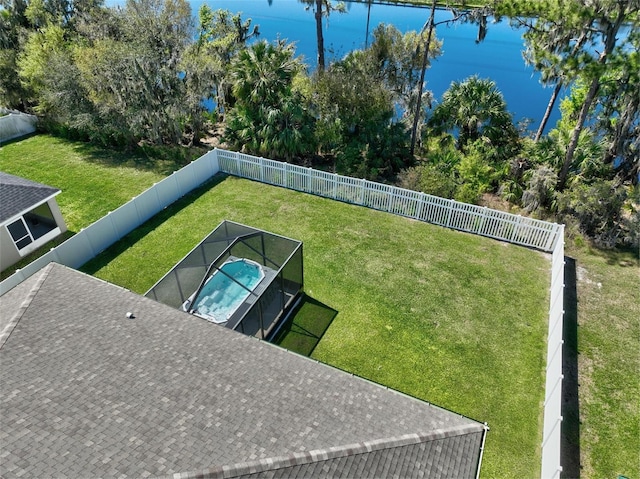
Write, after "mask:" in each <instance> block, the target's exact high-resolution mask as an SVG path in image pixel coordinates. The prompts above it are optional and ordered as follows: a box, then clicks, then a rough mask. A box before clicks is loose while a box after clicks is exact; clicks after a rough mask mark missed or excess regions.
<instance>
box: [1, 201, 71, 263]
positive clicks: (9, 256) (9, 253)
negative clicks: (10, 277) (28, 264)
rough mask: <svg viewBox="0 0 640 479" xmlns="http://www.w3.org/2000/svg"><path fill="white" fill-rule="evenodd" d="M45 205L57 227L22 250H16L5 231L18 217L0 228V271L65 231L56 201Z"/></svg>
mask: <svg viewBox="0 0 640 479" xmlns="http://www.w3.org/2000/svg"><path fill="white" fill-rule="evenodd" d="M46 204H47V205H48V206H49V210H51V214H52V215H53V219H54V220H55V222H56V225H58V227H57V228H56V229H54V230H52V231H50V232H49V233H47V234H45V235H44V236H42V237H40V238H38V239H36V240H34V241H33V242H32V243H31V244H29V245H28V246H27V247H26V248H23V249H22V250H18V248H17V247H16V245H15V243H14V241H13V238H12V237H11V235H10V234H9V230H8V229H7V225H9V224H11V223H13V222H14V221H15V220H16V219H18V217H15V218H11V219H10V220H9V221H7V222H5V223H4V224H3V225H2V226H0V271H4V270H5V269H7V268H9V267H10V266H13V265H14V264H16V263H17V262H18V261H20V260H21V259H22V258H24V257H25V256H27V255H29V254H31V253H32V252H34V251H35V250H37V249H39V248H41V247H42V246H44V245H45V244H47V243H48V242H49V241H51V240H53V239H54V238H57V237H58V236H60V235H61V234H63V233H64V232H66V231H67V224H66V222H65V221H64V218H63V217H62V212H61V211H60V207H59V206H58V203H57V201H56V199H55V198H51V199H49V200H48V201H47V202H46ZM38 206H40V205H38Z"/></svg>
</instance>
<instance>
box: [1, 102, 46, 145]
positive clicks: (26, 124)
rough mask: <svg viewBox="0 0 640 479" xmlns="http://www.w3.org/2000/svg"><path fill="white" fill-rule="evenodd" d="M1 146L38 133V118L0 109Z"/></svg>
mask: <svg viewBox="0 0 640 479" xmlns="http://www.w3.org/2000/svg"><path fill="white" fill-rule="evenodd" d="M0 114H3V116H0V144H2V143H4V142H5V141H9V140H12V139H14V138H19V137H21V136H25V135H29V134H30V133H33V132H34V131H36V123H37V122H38V119H37V117H35V116H34V115H27V114H26V113H22V112H19V111H14V110H6V109H4V108H0Z"/></svg>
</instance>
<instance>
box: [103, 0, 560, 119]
mask: <svg viewBox="0 0 640 479" xmlns="http://www.w3.org/2000/svg"><path fill="white" fill-rule="evenodd" d="M109 3H111V4H114V3H120V2H118V1H117V0H116V1H113V2H107V4H109ZM202 3H203V2H202V1H198V0H192V1H191V7H192V9H193V14H194V15H197V12H198V9H199V8H200V5H201V4H202ZM206 3H207V4H208V5H209V6H210V7H211V8H212V9H214V10H215V9H219V8H221V9H226V10H230V11H232V12H234V13H235V12H242V18H243V19H248V18H251V19H252V24H257V25H258V26H259V27H260V33H261V35H260V38H261V39H266V40H268V41H271V40H275V39H276V38H284V39H287V40H288V41H291V42H295V44H296V52H297V54H298V55H300V56H302V57H304V59H305V61H306V63H307V64H308V65H309V67H310V69H313V68H315V65H316V61H317V60H316V59H317V43H316V29H315V28H316V27H315V19H314V15H313V12H312V11H311V10H305V5H304V4H302V3H299V2H298V1H297V0H208V1H206ZM345 4H346V7H347V13H344V14H339V13H336V12H333V13H332V14H331V16H330V17H329V20H328V22H327V21H325V22H324V27H325V29H324V36H325V50H326V58H327V62H328V61H329V59H331V58H340V57H342V56H343V55H344V54H345V53H347V52H348V51H350V50H352V49H356V48H363V47H364V46H365V40H366V36H367V35H366V33H367V16H368V15H369V32H372V31H373V30H374V28H375V27H376V26H377V25H378V24H379V23H391V24H393V25H395V26H396V27H397V28H398V29H399V30H400V31H402V32H407V31H410V30H416V31H420V29H421V28H422V27H423V25H424V24H425V23H426V21H427V20H428V18H429V14H430V9H429V8H428V7H415V6H397V5H379V4H376V5H371V6H370V9H369V6H368V5H367V4H364V3H359V2H345ZM450 18H451V13H450V12H448V11H442V10H438V11H437V12H436V23H438V22H441V21H443V20H447V19H450ZM436 35H437V37H438V38H439V39H440V40H443V47H442V49H443V54H442V55H441V56H440V57H438V58H437V59H435V60H433V62H432V66H431V68H430V69H428V70H427V74H426V82H427V85H426V87H427V88H428V89H429V90H431V91H432V92H433V94H434V96H435V98H436V99H437V100H438V99H440V97H441V96H442V94H443V93H444V91H445V90H446V89H447V88H448V87H449V85H450V84H451V82H452V81H461V80H464V79H465V78H467V77H469V76H471V75H474V74H477V75H479V76H480V77H481V78H490V79H492V80H493V81H495V82H496V84H497V86H498V89H499V90H500V91H501V92H502V94H503V95H504V98H505V100H506V102H507V108H508V109H509V111H510V112H511V113H512V114H513V116H514V119H515V121H516V122H517V121H519V120H523V119H525V118H528V119H531V120H532V123H531V126H530V129H532V130H535V129H537V127H538V124H539V122H540V120H541V119H542V116H543V115H544V111H545V109H546V107H547V103H548V101H549V97H550V95H551V90H552V89H551V88H550V87H548V88H545V87H543V86H542V85H541V84H540V83H539V81H538V79H539V75H538V74H537V73H536V72H535V71H534V70H533V68H531V67H528V66H527V65H526V64H525V63H524V60H523V59H522V49H523V45H524V42H523V40H522V31H519V30H516V29H513V28H512V27H511V26H509V24H508V22H506V21H503V22H501V23H496V24H493V23H490V22H489V25H488V32H487V35H486V38H485V40H484V41H483V42H481V43H478V44H476V43H475V39H476V36H477V27H476V26H475V25H470V24H455V25H451V26H448V25H446V24H442V25H439V26H437V29H436ZM369 37H370V38H371V36H370V35H369ZM559 118H560V113H559V111H558V107H557V105H556V108H555V111H554V112H553V115H552V117H551V119H550V121H549V123H548V126H547V129H549V128H552V127H553V126H554V125H555V123H556V121H557V120H558V119H559Z"/></svg>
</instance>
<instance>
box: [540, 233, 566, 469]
mask: <svg viewBox="0 0 640 479" xmlns="http://www.w3.org/2000/svg"><path fill="white" fill-rule="evenodd" d="M560 228H561V229H560V233H559V234H560V236H559V237H558V241H557V242H556V245H555V248H554V249H553V256H552V260H551V289H550V297H551V299H550V300H549V333H548V335H547V373H546V381H545V388H544V428H543V431H542V474H541V477H542V478H543V479H551V478H554V479H555V478H559V477H560V473H561V472H562V466H561V464H562V458H561V456H560V442H561V426H562V380H563V375H562V345H563V342H564V341H563V340H562V333H563V330H564V264H565V260H564V225H560Z"/></svg>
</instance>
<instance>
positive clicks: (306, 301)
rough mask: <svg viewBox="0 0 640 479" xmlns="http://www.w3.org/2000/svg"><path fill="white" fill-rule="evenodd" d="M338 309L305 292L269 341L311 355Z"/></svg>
mask: <svg viewBox="0 0 640 479" xmlns="http://www.w3.org/2000/svg"><path fill="white" fill-rule="evenodd" d="M337 315H338V311H336V310H335V309H333V308H331V307H329V306H327V305H326V304H324V303H322V302H320V301H318V300H317V299H314V298H312V297H310V296H308V295H306V294H304V295H303V296H302V300H301V301H300V304H299V305H298V307H297V308H296V309H295V310H294V311H293V312H292V313H291V315H290V316H289V317H288V318H287V320H286V322H285V323H284V324H283V325H282V326H281V327H280V328H279V330H278V331H277V332H276V334H275V335H274V337H273V338H271V339H270V341H271V342H272V343H274V344H277V345H278V346H281V347H283V348H285V349H289V350H291V351H294V352H296V353H298V354H302V355H304V356H311V354H312V353H313V351H314V350H315V348H316V346H317V345H318V343H319V342H320V340H321V339H322V337H323V336H324V334H325V332H326V331H327V329H329V326H331V323H332V322H333V320H334V318H335V317H336V316H337Z"/></svg>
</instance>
